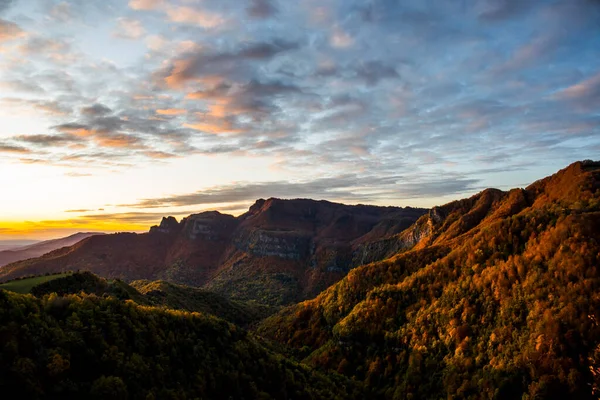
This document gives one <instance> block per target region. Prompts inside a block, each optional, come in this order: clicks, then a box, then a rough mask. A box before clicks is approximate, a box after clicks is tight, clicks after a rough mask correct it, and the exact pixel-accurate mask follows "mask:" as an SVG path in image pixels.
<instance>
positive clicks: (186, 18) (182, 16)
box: [167, 7, 225, 29]
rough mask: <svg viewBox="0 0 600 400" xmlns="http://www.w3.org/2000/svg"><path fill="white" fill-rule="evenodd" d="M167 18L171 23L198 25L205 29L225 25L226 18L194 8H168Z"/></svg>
mask: <svg viewBox="0 0 600 400" xmlns="http://www.w3.org/2000/svg"><path fill="white" fill-rule="evenodd" d="M167 17H168V18H169V20H170V21H171V22H177V23H183V24H190V25H197V26H200V27H202V28H205V29H212V28H216V27H218V26H221V25H222V24H224V23H225V18H224V17H223V16H221V15H219V14H216V13H213V12H210V11H206V10H199V9H196V8H192V7H170V8H167Z"/></svg>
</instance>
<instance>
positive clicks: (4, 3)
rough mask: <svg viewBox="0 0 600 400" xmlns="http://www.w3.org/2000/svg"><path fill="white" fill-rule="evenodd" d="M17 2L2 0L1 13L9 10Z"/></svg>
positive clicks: (0, 1)
mask: <svg viewBox="0 0 600 400" xmlns="http://www.w3.org/2000/svg"><path fill="white" fill-rule="evenodd" d="M14 3H15V0H0V14H1V13H3V12H5V11H6V10H8V9H9V8H11V7H12V5H13V4H14Z"/></svg>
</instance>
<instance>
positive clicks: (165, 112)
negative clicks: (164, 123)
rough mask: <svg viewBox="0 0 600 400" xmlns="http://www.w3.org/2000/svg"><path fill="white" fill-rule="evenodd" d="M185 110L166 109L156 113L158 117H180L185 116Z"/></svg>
mask: <svg viewBox="0 0 600 400" xmlns="http://www.w3.org/2000/svg"><path fill="white" fill-rule="evenodd" d="M186 112H187V110H182V109H179V108H168V109H164V110H156V113H157V114H159V115H182V114H185V113H186Z"/></svg>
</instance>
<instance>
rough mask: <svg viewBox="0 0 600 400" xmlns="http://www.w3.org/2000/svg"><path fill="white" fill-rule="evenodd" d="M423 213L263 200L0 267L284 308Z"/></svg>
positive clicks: (5, 273) (11, 272)
mask: <svg viewBox="0 0 600 400" xmlns="http://www.w3.org/2000/svg"><path fill="white" fill-rule="evenodd" d="M425 212H426V210H425V209H418V208H410V207H407V208H400V207H377V206H364V205H356V206H348V205H343V204H339V203H332V202H328V201H314V200H310V199H296V200H282V199H275V198H271V199H267V200H264V199H260V200H258V201H257V202H256V203H255V204H254V205H253V206H252V207H250V209H249V211H248V212H247V213H245V214H242V215H241V216H239V217H233V216H231V215H228V214H221V213H219V212H216V211H211V212H204V213H199V214H192V215H190V216H188V217H186V218H183V219H182V220H181V221H180V222H178V221H177V220H176V219H175V218H173V217H165V218H163V219H162V221H161V223H160V225H157V226H153V227H152V228H150V231H149V232H148V233H146V234H139V235H138V234H132V233H120V234H114V235H105V236H102V237H91V238H88V239H85V240H83V241H82V242H80V243H78V244H76V245H74V246H72V247H70V248H66V249H60V250H55V251H53V252H51V253H49V254H46V255H45V256H43V257H40V258H38V259H34V260H27V261H23V262H18V263H13V264H11V265H7V266H6V267H4V268H3V269H2V270H0V280H7V279H12V278H15V277H18V276H23V275H32V274H39V273H45V272H60V271H63V270H79V269H81V270H90V271H91V272H94V273H97V274H99V275H101V276H104V277H109V278H120V279H124V280H130V281H132V280H139V279H148V280H161V279H162V280H166V281H169V282H172V283H181V284H187V285H190V286H197V287H202V286H206V287H207V288H208V289H210V290H213V291H216V292H220V293H221V294H225V295H228V296H231V297H234V298H237V299H239V300H257V301H259V302H265V303H269V304H274V305H277V304H287V303H290V302H294V301H297V300H300V299H303V298H307V297H312V296H314V295H316V294H317V293H318V292H320V291H321V290H323V289H324V288H325V287H327V286H329V285H330V284H331V283H333V282H335V281H337V280H339V279H340V278H341V277H342V276H343V275H345V274H346V273H347V271H348V270H350V269H351V268H353V267H355V266H357V265H358V264H359V263H360V260H359V259H358V256H357V255H356V252H357V251H358V249H359V247H360V244H361V238H363V237H364V236H365V235H368V234H371V236H373V237H375V238H377V237H383V236H385V235H389V234H393V233H397V232H401V231H402V230H404V229H405V228H407V227H408V226H410V225H411V224H412V223H413V222H414V221H416V220H417V218H418V217H420V216H421V215H422V214H424V213H425Z"/></svg>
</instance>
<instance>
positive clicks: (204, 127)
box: [183, 118, 242, 135]
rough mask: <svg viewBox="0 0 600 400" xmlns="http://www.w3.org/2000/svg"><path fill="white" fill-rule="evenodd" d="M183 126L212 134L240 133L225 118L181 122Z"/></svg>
mask: <svg viewBox="0 0 600 400" xmlns="http://www.w3.org/2000/svg"><path fill="white" fill-rule="evenodd" d="M183 126H184V127H185V128H190V129H194V130H197V131H201V132H204V133H210V134H213V135H221V134H225V133H241V132H242V131H241V130H239V129H237V128H235V127H234V126H233V124H232V123H231V121H229V120H226V119H217V118H208V119H207V120H205V121H202V122H198V123H195V124H183Z"/></svg>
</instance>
